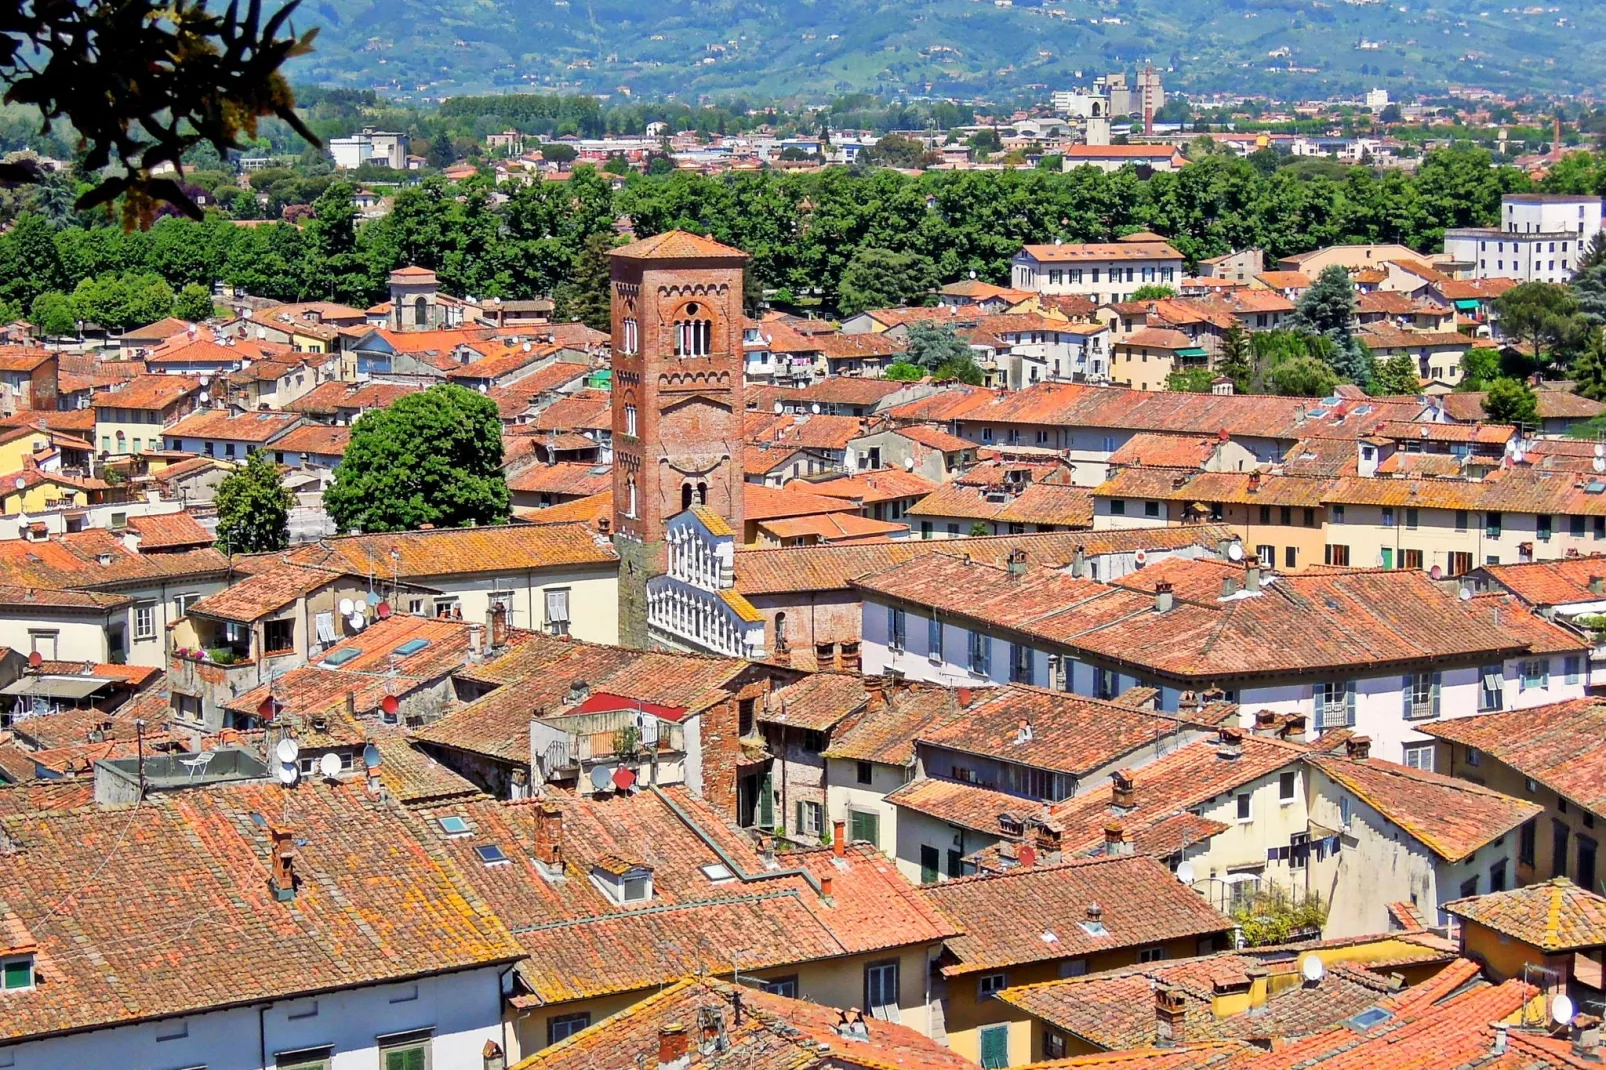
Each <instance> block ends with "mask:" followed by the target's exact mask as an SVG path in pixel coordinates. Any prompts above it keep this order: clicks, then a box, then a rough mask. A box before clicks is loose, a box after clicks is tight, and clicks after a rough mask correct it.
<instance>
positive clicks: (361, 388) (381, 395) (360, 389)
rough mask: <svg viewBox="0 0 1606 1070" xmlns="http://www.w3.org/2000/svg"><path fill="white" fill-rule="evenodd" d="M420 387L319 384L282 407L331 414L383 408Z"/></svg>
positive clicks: (321, 414) (290, 409)
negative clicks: (349, 410)
mask: <svg viewBox="0 0 1606 1070" xmlns="http://www.w3.org/2000/svg"><path fill="white" fill-rule="evenodd" d="M420 389H422V388H421V387H417V386H407V385H403V384H401V383H342V382H330V383H319V384H318V385H317V386H315V387H313V388H312V389H311V390H309V391H307V392H306V393H305V394H302V395H301V396H300V397H299V398H296V399H295V400H294V401H292V402H290V403H289V404H287V405H285V406H284V407H285V409H286V411H288V412H305V413H313V414H316V415H319V416H333V415H334V414H335V413H336V412H338V411H339V410H341V409H382V408H384V407H385V406H387V405H389V404H390V403H391V402H393V401H395V400H396V399H397V398H400V397H405V396H407V395H408V394H416V393H417V392H418V391H419V390H420Z"/></svg>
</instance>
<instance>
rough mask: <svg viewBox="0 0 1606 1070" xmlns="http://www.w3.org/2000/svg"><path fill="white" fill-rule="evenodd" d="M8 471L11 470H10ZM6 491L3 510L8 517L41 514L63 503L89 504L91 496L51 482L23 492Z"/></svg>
mask: <svg viewBox="0 0 1606 1070" xmlns="http://www.w3.org/2000/svg"><path fill="white" fill-rule="evenodd" d="M8 471H11V470H10V469H8ZM0 486H3V485H0ZM6 490H7V493H6V494H5V497H4V506H3V509H4V511H5V513H6V514H7V515H8V516H9V515H15V514H16V513H18V512H23V513H34V512H40V511H43V510H44V509H45V508H47V507H48V506H50V505H61V504H63V503H70V504H72V505H87V504H89V495H88V494H86V493H84V492H83V491H81V490H77V489H75V488H72V487H63V486H60V485H58V484H56V483H51V482H45V483H35V484H34V485H33V486H31V487H29V488H28V489H27V490H24V491H21V492H18V491H17V490H15V489H10V488H6Z"/></svg>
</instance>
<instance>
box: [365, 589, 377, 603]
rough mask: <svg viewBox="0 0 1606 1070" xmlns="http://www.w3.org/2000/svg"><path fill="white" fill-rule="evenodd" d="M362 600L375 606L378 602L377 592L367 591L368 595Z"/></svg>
mask: <svg viewBox="0 0 1606 1070" xmlns="http://www.w3.org/2000/svg"><path fill="white" fill-rule="evenodd" d="M363 601H365V602H367V603H368V604H369V605H371V606H377V605H378V604H379V592H378V591H369V592H368V596H367V597H366V598H365V599H363Z"/></svg>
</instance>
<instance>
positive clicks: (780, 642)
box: [775, 613, 786, 654]
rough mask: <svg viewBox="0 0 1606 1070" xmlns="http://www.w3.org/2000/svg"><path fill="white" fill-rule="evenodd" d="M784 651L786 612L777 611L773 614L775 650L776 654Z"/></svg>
mask: <svg viewBox="0 0 1606 1070" xmlns="http://www.w3.org/2000/svg"><path fill="white" fill-rule="evenodd" d="M785 651H786V614H785V613H777V614H775V652H776V653H777V654H781V653H785Z"/></svg>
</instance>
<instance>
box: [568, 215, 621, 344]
mask: <svg viewBox="0 0 1606 1070" xmlns="http://www.w3.org/2000/svg"><path fill="white" fill-rule="evenodd" d="M612 248H613V238H612V236H610V235H608V234H593V235H591V236H590V237H589V238H587V239H586V240H585V245H584V247H582V248H581V250H580V254H579V256H577V257H575V261H574V270H573V271H572V272H571V273H570V275H569V278H568V279H567V280H565V281H564V282H563V283H561V284H560V285H559V286H558V290H557V294H556V299H555V303H556V304H557V312H558V316H559V318H561V319H566V320H579V321H580V322H581V323H583V324H585V325H586V326H587V327H592V328H594V329H596V330H599V331H606V330H609V329H610V328H611V327H612V324H613V304H612V302H613V283H612V281H611V280H612V278H613V263H612V259H611V258H610V257H609V255H608V253H609V250H611V249H612Z"/></svg>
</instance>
